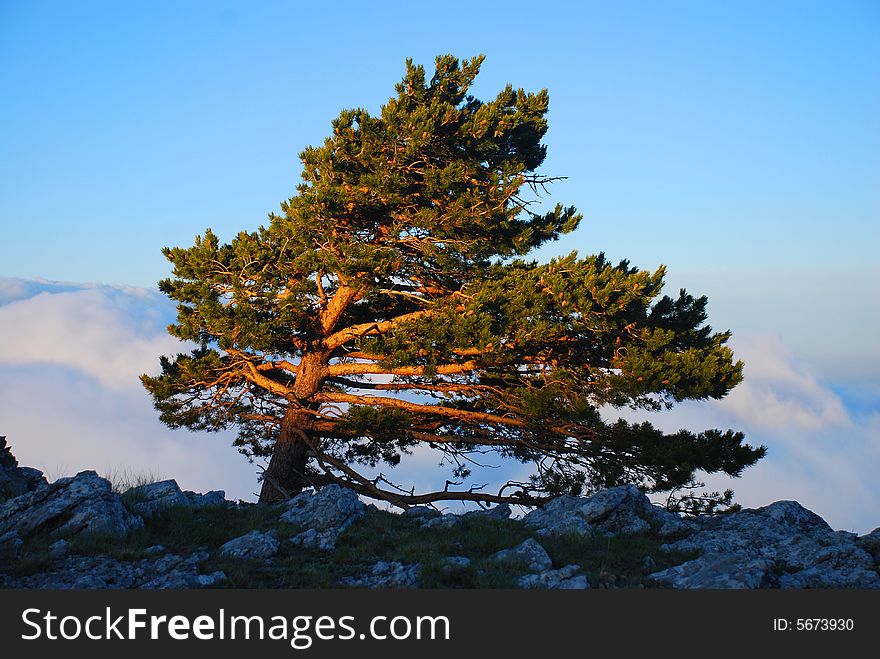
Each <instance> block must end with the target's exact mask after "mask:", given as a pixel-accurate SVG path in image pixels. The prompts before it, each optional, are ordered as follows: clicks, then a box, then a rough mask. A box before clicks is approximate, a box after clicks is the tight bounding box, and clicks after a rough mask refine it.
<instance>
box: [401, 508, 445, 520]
mask: <svg viewBox="0 0 880 659" xmlns="http://www.w3.org/2000/svg"><path fill="white" fill-rule="evenodd" d="M400 514H401V516H403V517H415V518H417V519H434V518H435V517H440V515H442V513H441V512H440V511H439V510H437V509H436V508H431V507H430V506H413V507H412V508H407V509H406V510H404V511H403V512H402V513H400Z"/></svg>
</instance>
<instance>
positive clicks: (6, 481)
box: [0, 435, 46, 503]
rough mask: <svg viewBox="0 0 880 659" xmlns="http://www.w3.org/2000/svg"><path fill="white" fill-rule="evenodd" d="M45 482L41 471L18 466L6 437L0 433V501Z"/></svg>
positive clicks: (28, 490) (19, 494)
mask: <svg viewBox="0 0 880 659" xmlns="http://www.w3.org/2000/svg"><path fill="white" fill-rule="evenodd" d="M45 484H46V479H45V478H43V472H41V471H40V470H38V469H33V468H31V467H19V466H18V460H16V459H15V456H14V455H12V451H11V450H10V448H9V446H8V445H7V444H6V437H5V436H2V435H0V503H2V502H3V501H6V500H7V499H14V498H15V497H18V496H21V495H22V494H25V493H26V492H30V491H31V490H34V489H36V488H37V487H39V486H40V485H45Z"/></svg>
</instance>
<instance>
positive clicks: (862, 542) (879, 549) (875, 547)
mask: <svg viewBox="0 0 880 659" xmlns="http://www.w3.org/2000/svg"><path fill="white" fill-rule="evenodd" d="M856 544H857V545H858V546H859V547H861V548H862V549H864V550H865V551H866V552H868V553H869V554H870V555H871V556H873V557H874V562H875V563H880V528H876V529H874V530H873V531H871V532H870V533H868V534H867V535H863V536H861V537H859V538H856Z"/></svg>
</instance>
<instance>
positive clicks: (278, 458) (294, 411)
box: [260, 353, 325, 503]
mask: <svg viewBox="0 0 880 659" xmlns="http://www.w3.org/2000/svg"><path fill="white" fill-rule="evenodd" d="M324 357H325V355H324V354H323V353H310V354H307V355H305V356H304V357H303V358H302V361H300V365H299V370H298V372H297V375H296V382H295V384H294V395H295V396H296V397H297V399H299V400H300V401H302V405H303V406H302V407H301V406H298V405H296V404H291V405H290V406H288V408H287V411H286V412H285V413H284V418H283V419H282V420H281V430H280V431H279V433H278V439H277V440H275V448H274V450H273V451H272V457H271V459H270V460H269V466H268V467H267V468H266V471H265V472H264V473H263V485H262V488H261V489H260V503H274V502H276V501H283V500H285V499H287V498H289V497H292V496H296V495H297V494H299V493H300V492H301V491H302V489H303V488H304V487H307V486H308V485H310V482H309V479H308V478H306V466H307V464H308V461H309V445H308V440H309V438H310V437H309V435H310V433H311V432H312V431H313V429H312V423H313V418H312V415H311V414H309V413H308V412H307V411H305V409H303V407H305V406H307V405H308V403H307V399H308V398H309V397H310V396H312V395H313V394H314V393H315V392H317V391H318V390H319V389H320V388H321V382H322V372H323V366H324Z"/></svg>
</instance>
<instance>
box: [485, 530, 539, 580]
mask: <svg viewBox="0 0 880 659" xmlns="http://www.w3.org/2000/svg"><path fill="white" fill-rule="evenodd" d="M489 558H491V559H492V560H495V561H509V562H512V563H521V564H523V565H525V566H527V567H528V570H529V572H544V571H546V570H549V569H550V568H552V567H553V561H552V560H551V558H550V555H549V554H548V553H547V550H546V549H544V547H542V546H541V543H539V542H538V541H537V540H535V539H534V538H529V539H527V540H525V541H524V542H522V543H520V544H519V545H517V546H516V547H511V548H510V549H502V550H501V551H499V552H497V553H495V554H492V556H490V557H489Z"/></svg>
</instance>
